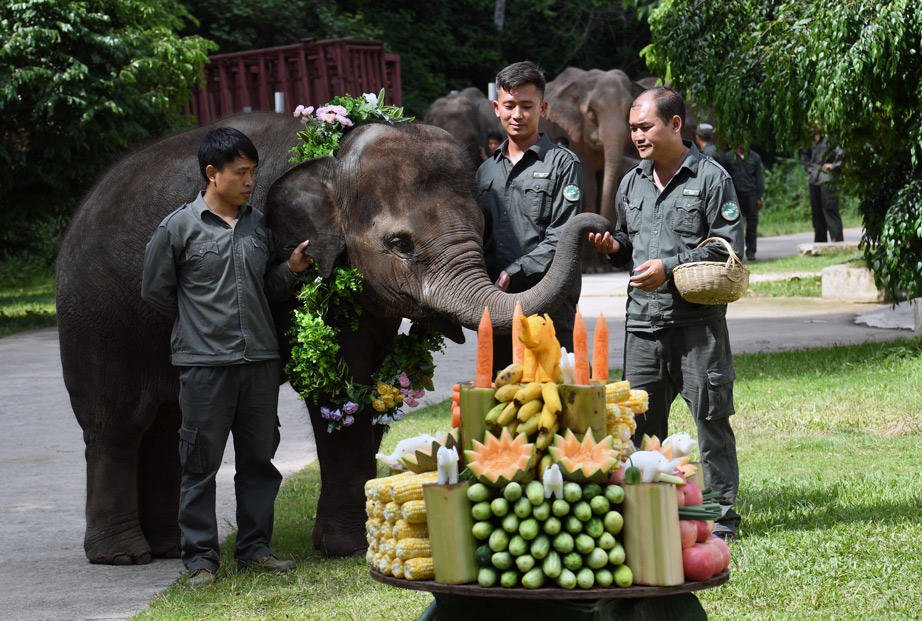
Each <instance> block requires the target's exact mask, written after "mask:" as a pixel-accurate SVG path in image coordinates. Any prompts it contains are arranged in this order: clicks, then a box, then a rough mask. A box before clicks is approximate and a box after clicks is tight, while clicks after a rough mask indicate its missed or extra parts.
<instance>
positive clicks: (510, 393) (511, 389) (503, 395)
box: [493, 384, 519, 403]
mask: <svg viewBox="0 0 922 621" xmlns="http://www.w3.org/2000/svg"><path fill="white" fill-rule="evenodd" d="M518 391H519V385H518V384H506V385H505V386H501V387H499V388H497V389H496V392H495V393H493V397H494V398H495V399H496V400H497V401H499V402H501V403H507V402H509V401H512V399H513V397H515V393H517V392H518Z"/></svg>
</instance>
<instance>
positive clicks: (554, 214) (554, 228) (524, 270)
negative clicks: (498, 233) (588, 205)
mask: <svg viewBox="0 0 922 621" xmlns="http://www.w3.org/2000/svg"><path fill="white" fill-rule="evenodd" d="M569 186H576V187H577V188H578V189H579V197H578V198H577V199H576V200H570V199H568V198H567V197H566V196H565V194H566V192H565V191H564V190H565V189H566V188H567V187H569ZM552 200H553V201H554V203H553V205H552V209H551V223H550V225H549V226H548V227H547V229H546V230H545V232H544V239H543V240H541V242H540V243H539V244H538V245H537V246H535V247H534V248H533V249H532V251H531V252H529V253H528V254H526V255H523V256H521V257H519V258H518V259H516V260H515V261H513V262H512V263H510V264H509V265H508V266H506V269H505V270H503V271H504V272H506V274H507V275H508V276H509V282H510V284H513V285H516V286H527V285H529V284H531V281H532V280H533V279H534V278H535V277H537V276H540V275H541V274H543V273H544V272H546V271H547V269H548V268H549V267H550V266H551V261H553V259H554V253H555V252H556V250H557V240H558V239H559V238H560V230H561V229H562V228H563V226H564V225H565V224H566V223H567V222H568V221H569V220H570V218H572V217H573V216H575V215H576V214H578V213H579V212H580V206H581V205H582V202H583V167H582V165H581V164H580V163H579V161H571V162H570V163H569V165H568V166H567V167H566V168H565V169H564V170H563V171H562V172H561V174H560V176H559V177H558V179H557V185H556V187H555V188H554V196H553V199H552Z"/></svg>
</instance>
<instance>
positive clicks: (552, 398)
mask: <svg viewBox="0 0 922 621" xmlns="http://www.w3.org/2000/svg"><path fill="white" fill-rule="evenodd" d="M541 396H542V397H544V406H545V407H546V408H547V409H549V410H551V411H552V412H554V414H557V413H558V412H560V410H561V409H562V406H561V405H560V393H559V392H558V391H557V384H555V383H553V382H546V383H544V384H542V386H541Z"/></svg>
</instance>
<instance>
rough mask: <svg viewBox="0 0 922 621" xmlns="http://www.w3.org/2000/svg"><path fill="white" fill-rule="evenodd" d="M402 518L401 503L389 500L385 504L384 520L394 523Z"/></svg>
mask: <svg viewBox="0 0 922 621" xmlns="http://www.w3.org/2000/svg"><path fill="white" fill-rule="evenodd" d="M399 519H400V505H398V504H397V503H396V502H393V501H391V502H389V503H387V504H386V505H384V520H385V521H386V522H387V523H388V524H393V523H394V522H396V521H397V520H399Z"/></svg>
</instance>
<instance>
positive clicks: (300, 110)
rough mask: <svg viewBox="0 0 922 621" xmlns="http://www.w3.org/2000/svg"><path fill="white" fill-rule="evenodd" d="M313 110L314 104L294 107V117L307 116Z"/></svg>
mask: <svg viewBox="0 0 922 621" xmlns="http://www.w3.org/2000/svg"><path fill="white" fill-rule="evenodd" d="M313 112H314V106H301V105H299V106H298V107H297V108H295V113H294V117H295V118H298V117H305V118H306V117H309V116H310V115H311V113H313Z"/></svg>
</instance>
